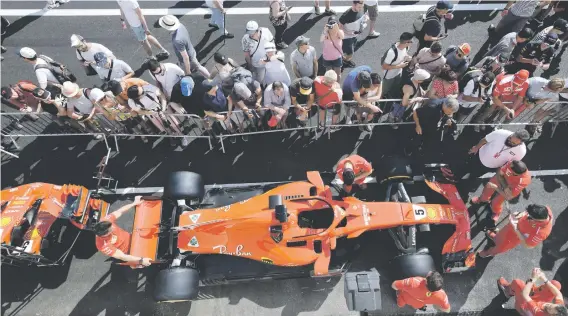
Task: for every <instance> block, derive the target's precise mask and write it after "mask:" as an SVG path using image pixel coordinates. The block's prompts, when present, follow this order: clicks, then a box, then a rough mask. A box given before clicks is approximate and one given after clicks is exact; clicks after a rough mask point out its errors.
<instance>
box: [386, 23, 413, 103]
mask: <svg viewBox="0 0 568 316" xmlns="http://www.w3.org/2000/svg"><path fill="white" fill-rule="evenodd" d="M413 37H414V34H412V33H409V32H404V33H402V34H401V35H400V37H399V40H398V42H396V43H394V44H392V45H391V47H390V48H389V49H388V50H387V51H386V52H385V54H384V55H383V58H382V60H381V63H382V68H383V95H384V96H390V94H389V93H390V90H391V89H394V90H398V89H399V88H400V86H401V83H402V71H403V69H404V68H406V67H407V66H408V65H409V64H410V60H411V59H412V57H411V56H410V55H409V54H408V50H409V48H410V46H412V38H413Z"/></svg>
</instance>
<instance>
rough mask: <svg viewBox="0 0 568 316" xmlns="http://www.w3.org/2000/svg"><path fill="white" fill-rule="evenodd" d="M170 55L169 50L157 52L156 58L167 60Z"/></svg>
mask: <svg viewBox="0 0 568 316" xmlns="http://www.w3.org/2000/svg"><path fill="white" fill-rule="evenodd" d="M169 57H170V53H168V52H167V51H163V52H159V53H157V54H156V60H158V61H159V60H165V59H168V58H169Z"/></svg>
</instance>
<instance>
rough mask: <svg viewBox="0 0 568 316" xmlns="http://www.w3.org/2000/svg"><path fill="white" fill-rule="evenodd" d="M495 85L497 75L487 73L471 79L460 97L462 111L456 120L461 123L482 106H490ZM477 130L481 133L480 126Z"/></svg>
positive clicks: (477, 126)
mask: <svg viewBox="0 0 568 316" xmlns="http://www.w3.org/2000/svg"><path fill="white" fill-rule="evenodd" d="M494 84H495V75H494V74H493V73H492V72H486V73H485V74H483V75H482V76H477V77H473V78H471V79H470V80H469V81H468V82H467V84H466V85H465V87H464V88H463V90H462V91H461V93H460V95H459V97H458V101H460V110H459V111H458V113H457V115H456V120H457V121H458V122H461V121H462V120H463V119H465V118H466V117H467V116H468V115H470V114H471V113H472V112H473V110H475V108H476V107H477V106H478V105H480V104H485V105H486V106H489V103H490V102H491V92H492V91H493V85H494ZM486 103H487V104H486ZM475 128H476V131H478V132H479V125H476V126H475Z"/></svg>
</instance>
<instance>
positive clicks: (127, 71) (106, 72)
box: [95, 52, 134, 82]
mask: <svg viewBox="0 0 568 316" xmlns="http://www.w3.org/2000/svg"><path fill="white" fill-rule="evenodd" d="M95 70H96V71H97V73H98V74H99V77H100V78H101V80H102V81H103V82H108V81H111V80H118V81H121V80H126V79H128V78H131V77H133V76H134V70H132V67H130V66H129V65H128V64H127V63H126V62H124V61H122V60H120V59H117V58H114V59H110V58H108V56H107V55H106V54H105V53H103V52H98V53H96V54H95Z"/></svg>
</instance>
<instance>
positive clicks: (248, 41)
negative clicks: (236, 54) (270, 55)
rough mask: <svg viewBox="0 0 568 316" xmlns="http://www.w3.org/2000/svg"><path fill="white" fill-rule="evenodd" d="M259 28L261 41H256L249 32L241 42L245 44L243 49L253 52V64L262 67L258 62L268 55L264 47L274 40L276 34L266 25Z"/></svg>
mask: <svg viewBox="0 0 568 316" xmlns="http://www.w3.org/2000/svg"><path fill="white" fill-rule="evenodd" d="M259 29H260V32H261V33H260V41H258V42H257V41H255V40H254V39H252V38H250V36H249V35H248V34H245V35H244V36H243V39H242V41H241V44H242V46H243V51H244V52H249V53H250V54H251V62H252V65H253V66H255V67H257V68H258V67H262V65H260V64H259V63H258V62H259V61H260V59H261V58H263V57H264V56H266V50H265V49H264V46H265V45H266V43H268V42H273V41H274V36H273V35H272V33H271V32H270V30H269V29H267V28H265V27H261V28H259ZM257 45H258V48H257ZM253 53H254V54H253Z"/></svg>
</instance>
